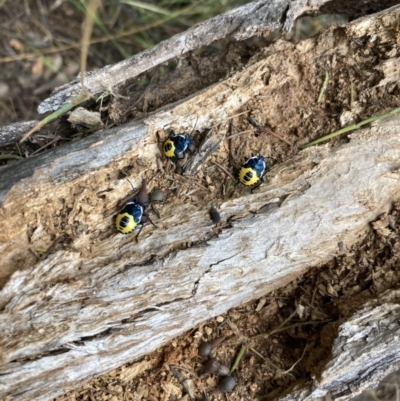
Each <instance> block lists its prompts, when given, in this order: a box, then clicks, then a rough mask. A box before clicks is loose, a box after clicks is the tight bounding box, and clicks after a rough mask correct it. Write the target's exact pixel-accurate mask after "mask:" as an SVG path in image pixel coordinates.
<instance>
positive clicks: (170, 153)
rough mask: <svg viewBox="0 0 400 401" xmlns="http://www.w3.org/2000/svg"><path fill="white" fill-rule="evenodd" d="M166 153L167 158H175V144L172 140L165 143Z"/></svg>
mask: <svg viewBox="0 0 400 401" xmlns="http://www.w3.org/2000/svg"><path fill="white" fill-rule="evenodd" d="M168 145H170V146H168ZM164 153H165V156H167V157H174V156H175V144H174V142H173V141H172V140H171V139H169V138H168V139H166V140H165V141H164Z"/></svg>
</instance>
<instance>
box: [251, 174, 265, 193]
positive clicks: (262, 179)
mask: <svg viewBox="0 0 400 401" xmlns="http://www.w3.org/2000/svg"><path fill="white" fill-rule="evenodd" d="M263 182H264V176H262V177H261V178H260V181H259V182H258V183H257V184H256V185H254V187H253V188H252V189H251V193H253V191H254V190H255V189H257V188H258V187H259V186H260V185H261V184H262V183H263Z"/></svg>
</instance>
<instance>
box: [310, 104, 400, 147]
mask: <svg viewBox="0 0 400 401" xmlns="http://www.w3.org/2000/svg"><path fill="white" fill-rule="evenodd" d="M398 112H400V107H397V108H395V109H393V110H391V111H389V112H388V113H385V114H380V115H378V116H372V117H370V118H367V119H366V120H363V121H360V122H359V123H357V124H352V125H348V126H347V127H344V128H342V129H340V130H338V131H335V132H332V133H331V134H328V135H325V136H323V137H322V138H319V139H316V140H315V141H312V142H310V143H307V145H304V146H303V149H304V148H308V147H309V146H313V145H317V144H318V143H321V142H325V141H327V140H328V139H331V138H334V137H335V136H339V135H342V134H345V133H346V132H350V131H354V130H355V129H358V128H360V127H362V126H363V125H366V124H369V123H372V122H374V121H378V120H383V119H384V118H388V117H391V116H393V115H394V114H396V113H398Z"/></svg>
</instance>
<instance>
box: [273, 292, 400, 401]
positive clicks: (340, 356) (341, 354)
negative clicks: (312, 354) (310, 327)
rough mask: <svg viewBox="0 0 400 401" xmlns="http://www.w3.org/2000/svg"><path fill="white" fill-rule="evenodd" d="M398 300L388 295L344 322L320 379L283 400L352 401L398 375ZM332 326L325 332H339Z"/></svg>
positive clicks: (399, 332) (392, 294) (395, 296)
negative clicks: (329, 399) (329, 398)
mask: <svg viewBox="0 0 400 401" xmlns="http://www.w3.org/2000/svg"><path fill="white" fill-rule="evenodd" d="M399 297H400V293H399V291H398V290H390V291H387V292H386V293H384V294H381V296H380V297H379V298H378V299H376V300H374V301H371V302H369V303H368V304H367V305H365V306H364V307H363V308H362V309H361V310H360V311H359V312H357V313H356V314H354V315H353V316H351V317H350V318H349V319H347V320H346V321H344V322H342V323H341V325H340V327H339V330H338V336H337V338H336V340H335V342H334V345H333V349H332V359H331V360H330V361H329V362H328V364H327V365H326V366H325V367H324V369H323V370H322V374H321V375H320V377H316V378H314V380H313V382H312V383H309V384H308V385H306V386H304V384H303V385H302V387H303V389H302V390H297V391H293V392H292V393H290V395H288V396H286V397H284V398H280V400H281V401H290V400H304V401H312V400H315V399H322V398H324V397H329V396H330V397H331V399H334V400H339V401H341V400H349V399H351V398H352V397H354V396H356V395H358V394H360V393H361V392H362V391H363V390H367V389H371V388H374V387H377V386H378V384H379V381H380V380H382V379H383V378H384V377H385V376H387V375H388V374H390V373H392V372H394V371H396V370H397V369H398V365H399V362H400V324H399V314H400V306H399V299H400V298H399ZM335 325H336V324H335ZM329 326H331V325H328V327H327V328H326V330H331V331H334V332H335V331H336V330H337V329H336V328H335V327H333V326H334V325H333V324H332V327H329ZM304 387H305V388H304ZM320 397H321V398H320Z"/></svg>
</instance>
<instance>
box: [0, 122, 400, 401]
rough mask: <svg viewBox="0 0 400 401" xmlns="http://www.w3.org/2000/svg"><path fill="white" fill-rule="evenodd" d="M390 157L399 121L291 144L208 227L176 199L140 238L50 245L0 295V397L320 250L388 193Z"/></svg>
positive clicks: (142, 341) (123, 348) (209, 312)
mask: <svg viewBox="0 0 400 401" xmlns="http://www.w3.org/2000/svg"><path fill="white" fill-rule="evenodd" d="M354 154H357V155H358V156H357V160H356V161H354ZM398 160H400V136H399V132H398V131H394V130H392V129H390V130H386V131H385V130H383V129H380V130H378V131H375V130H367V131H364V132H363V133H362V134H361V135H358V136H357V137H355V138H354V139H353V140H352V141H351V142H350V143H349V144H348V145H346V146H344V147H342V148H340V149H330V148H329V147H321V148H318V149H311V150H309V151H306V152H302V153H301V154H300V155H299V156H298V157H296V158H295V159H294V160H292V161H291V162H290V163H288V164H286V165H282V166H280V168H279V169H277V170H276V171H274V172H273V175H274V178H273V179H272V180H271V181H270V183H269V184H268V185H267V186H265V187H263V189H262V190H261V191H260V193H257V194H255V195H248V196H246V197H243V198H240V199H233V200H230V201H227V202H226V203H224V204H223V205H221V216H222V218H223V220H224V221H226V220H227V219H230V220H231V221H232V222H231V223H230V224H229V225H228V226H226V227H225V228H224V229H223V230H222V232H221V233H220V234H219V235H218V236H216V237H212V235H210V223H209V222H208V220H206V219H205V218H204V215H205V214H206V213H207V211H205V210H196V209H195V208H194V207H193V206H191V205H185V206H183V207H182V211H181V213H180V214H179V216H176V215H173V216H169V218H168V219H165V220H163V221H162V223H161V224H160V227H159V229H158V230H154V231H152V232H151V235H150V236H147V237H146V238H144V239H143V240H142V241H141V242H139V244H135V243H132V241H130V240H129V239H127V240H126V241H124V244H123V245H122V246H120V247H119V248H118V249H115V244H114V236H113V235H112V236H110V237H109V238H106V239H104V240H103V241H102V249H101V250H98V255H92V258H91V259H90V260H88V259H86V258H85V257H84V255H82V254H80V253H77V252H73V251H59V252H57V253H55V254H53V255H50V256H49V257H48V258H47V259H46V260H44V261H41V262H39V263H37V264H36V265H35V266H33V267H32V268H28V269H26V270H23V271H19V272H16V273H14V275H13V276H12V278H11V279H10V280H9V281H8V283H7V284H6V286H5V287H4V288H3V290H2V292H1V296H0V302H1V306H2V314H1V315H0V330H1V332H2V333H4V336H3V337H2V339H1V340H0V349H1V351H2V352H1V358H2V359H1V363H2V365H1V369H0V373H1V383H2V384H1V387H0V391H1V392H0V395H1V396H3V397H4V396H6V395H13V396H17V395H18V393H19V391H20V389H21V388H24V389H25V392H24V394H21V395H20V396H18V399H21V400H25V399H26V400H28V399H31V400H32V399H36V398H37V399H46V397H45V393H46V392H47V391H50V392H51V393H52V394H51V395H52V396H53V395H54V394H55V393H56V392H57V391H59V390H58V389H61V388H63V389H66V388H69V387H70V386H72V385H74V384H76V381H77V380H79V379H82V378H83V377H90V376H93V375H96V374H100V373H102V372H104V371H106V370H109V369H112V368H115V367H117V366H119V365H121V364H122V363H123V362H126V361H127V360H130V359H132V358H135V357H139V356H141V355H144V354H145V353H147V352H149V351H151V350H154V349H155V348H157V347H159V346H160V345H161V344H163V343H164V342H165V341H166V340H168V339H170V338H173V337H174V336H176V335H178V334H180V333H182V332H184V331H185V330H187V329H189V328H191V327H193V326H194V325H195V324H196V323H199V322H200V321H202V320H205V319H208V318H210V317H211V316H216V315H218V314H220V313H223V312H224V311H226V310H227V309H229V308H231V307H233V306H236V305H239V304H241V303H243V302H246V301H248V300H251V299H254V298H255V297H259V296H261V295H264V294H265V293H267V292H269V291H272V290H273V289H275V288H278V287H280V286H282V285H284V284H286V283H287V282H289V281H290V280H292V279H294V278H295V277H297V276H298V275H300V274H301V273H304V272H305V271H306V270H307V269H308V268H309V266H312V265H316V264H320V263H323V262H325V261H327V260H329V259H330V258H331V257H332V255H334V254H335V253H336V252H337V251H338V242H340V241H342V242H343V243H344V244H345V245H350V244H352V243H353V242H355V241H356V240H357V238H359V236H360V235H362V233H363V232H364V230H365V229H366V228H367V225H368V223H369V222H370V221H371V220H373V219H374V218H375V217H376V216H377V215H379V214H380V213H382V212H384V211H386V210H387V209H388V208H389V206H390V204H391V202H392V200H394V199H396V198H397V194H398V193H399V190H400V180H399V174H398V168H399V162H398ZM366 172H367V173H368V174H366ZM285 198H286V199H285ZM183 216H185V217H183ZM264 227H265V228H266V229H265V231H264V232H263V234H262V237H261V238H260V228H264ZM188 242H189V243H190V242H192V246H187V247H185V248H182V246H181V244H182V243H188ZM120 245H121V243H120ZM178 245H179V246H178ZM195 284H196V285H197V291H196V292H195V293H193V290H194V287H195ZM188 311H190V313H188ZM35 328H37V329H35ZM60 352H61V353H60ZM52 353H56V355H52ZM46 354H47V355H46ZM28 357H29V358H34V359H33V360H24V358H28ZM13 361H18V362H13ZM60 371H62V372H63V374H61V375H60ZM66 378H67V379H66ZM32 382H34V383H35V384H34V385H33V386H32V385H31V384H29V383H32ZM44 383H46V386H45V385H44ZM49 383H51V384H49ZM45 389H47V390H45ZM44 392H45V393H44Z"/></svg>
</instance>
